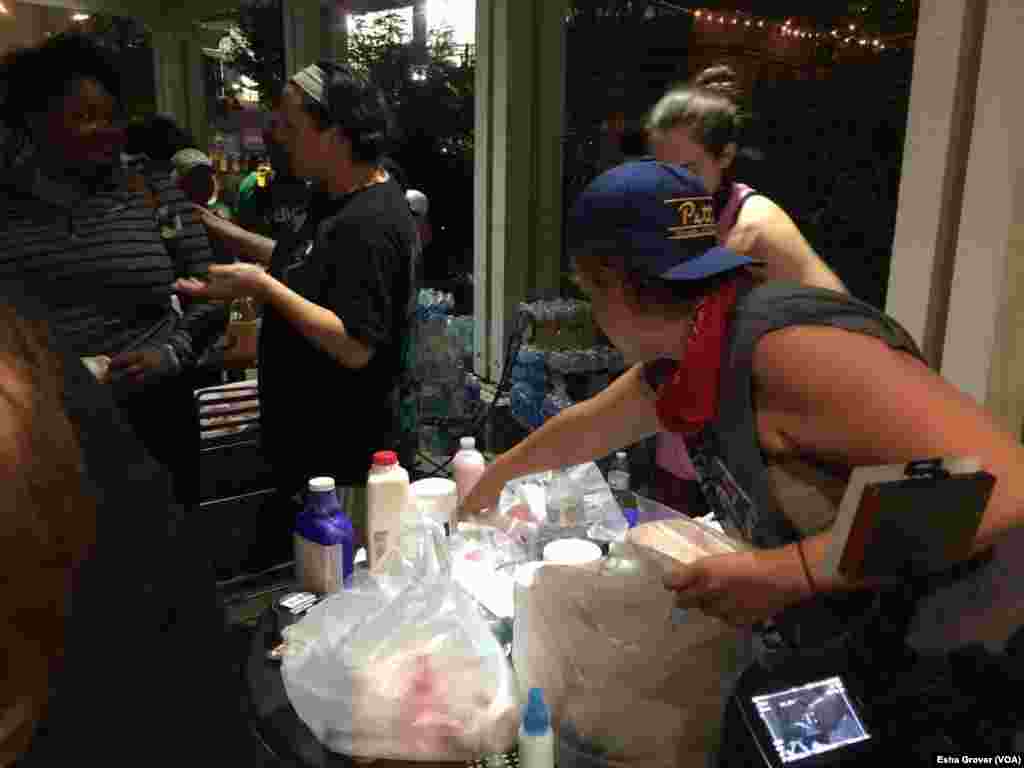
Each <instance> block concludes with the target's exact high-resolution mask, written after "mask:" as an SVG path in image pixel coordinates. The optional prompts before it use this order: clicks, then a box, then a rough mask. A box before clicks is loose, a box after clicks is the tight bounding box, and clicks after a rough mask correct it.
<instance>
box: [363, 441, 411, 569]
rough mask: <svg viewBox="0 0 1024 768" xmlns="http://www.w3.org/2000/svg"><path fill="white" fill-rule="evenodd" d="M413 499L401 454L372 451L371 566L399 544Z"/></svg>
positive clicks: (368, 485)
mask: <svg viewBox="0 0 1024 768" xmlns="http://www.w3.org/2000/svg"><path fill="white" fill-rule="evenodd" d="M410 503H411V498H410V494H409V473H408V472H407V471H406V470H405V469H404V468H403V467H402V466H401V465H400V464H399V463H398V455H397V454H396V453H395V452H394V451H379V452H377V453H375V454H373V466H372V467H370V474H369V476H368V477H367V479H366V507H367V514H366V521H367V522H366V527H367V537H366V550H367V551H366V554H367V557H368V558H369V566H370V570H373V568H374V567H375V566H376V565H377V563H378V562H380V560H382V559H383V558H384V555H386V554H387V552H388V550H389V549H391V547H393V546H395V545H397V543H398V537H399V534H400V533H401V530H402V518H403V516H404V514H405V511H406V508H407V507H408V506H409V504H410Z"/></svg>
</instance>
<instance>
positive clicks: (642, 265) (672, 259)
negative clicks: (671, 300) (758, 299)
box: [568, 160, 754, 280]
mask: <svg viewBox="0 0 1024 768" xmlns="http://www.w3.org/2000/svg"><path fill="white" fill-rule="evenodd" d="M568 236H569V237H568V239H569V245H570V247H572V248H579V247H582V248H586V247H602V248H607V247H612V248H614V249H615V250H616V252H617V253H619V254H620V255H621V256H622V257H623V258H625V259H626V261H627V264H628V265H629V266H630V267H631V268H632V269H636V270H638V271H642V272H646V273H647V274H649V275H651V276H652V277H659V278H661V279H663V280H700V279H702V278H705V277H712V276H713V275H717V274H720V273H722V272H728V271H729V270H731V269H736V268H737V267H744V266H748V265H750V264H753V263H754V261H753V259H749V258H747V257H746V256H740V255H739V254H737V253H734V252H733V251H731V250H729V249H728V248H724V247H722V246H720V245H719V244H718V222H717V221H716V220H715V212H714V204H713V201H712V198H711V195H710V194H708V191H707V190H706V189H705V188H704V184H703V183H702V182H701V180H700V179H699V178H698V177H697V176H694V175H693V174H692V173H690V172H689V171H687V170H686V169H685V168H683V167H682V166H678V165H670V164H668V163H661V162H658V161H657V160H639V161H636V162H631V163H624V164H623V165H620V166H617V167H615V168H612V169H611V170H610V171H606V172H605V173H603V174H601V175H600V176H598V177H597V178H596V179H594V181H592V182H591V183H590V184H589V185H588V186H587V188H586V189H585V190H584V191H583V193H582V194H581V195H580V196H579V198H578V199H577V201H576V204H575V205H574V206H573V208H572V211H571V212H570V214H569V221H568Z"/></svg>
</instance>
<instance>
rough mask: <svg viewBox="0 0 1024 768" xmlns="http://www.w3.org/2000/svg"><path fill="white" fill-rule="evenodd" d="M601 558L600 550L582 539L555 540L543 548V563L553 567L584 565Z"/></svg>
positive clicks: (592, 543) (590, 542) (595, 545)
mask: <svg viewBox="0 0 1024 768" xmlns="http://www.w3.org/2000/svg"><path fill="white" fill-rule="evenodd" d="M601 557H602V555H601V548H600V547H599V546H597V544H595V543H594V542H592V541H585V540H584V539H557V540H555V541H552V542H551V543H549V544H547V545H546V546H545V547H544V562H545V563H551V564H553V565H586V564H587V563H596V562H597V561H598V560H600V559H601Z"/></svg>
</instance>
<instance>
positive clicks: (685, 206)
mask: <svg viewBox="0 0 1024 768" xmlns="http://www.w3.org/2000/svg"><path fill="white" fill-rule="evenodd" d="M665 205H671V206H672V207H673V208H675V209H676V211H677V212H678V213H679V225H678V226H675V227H669V228H668V232H669V235H668V239H669V240H690V239H691V238H695V237H714V236H715V235H716V234H717V233H718V227H717V225H716V224H715V209H714V206H713V205H712V204H711V198H710V197H677V198H673V199H672V200H666V201H665Z"/></svg>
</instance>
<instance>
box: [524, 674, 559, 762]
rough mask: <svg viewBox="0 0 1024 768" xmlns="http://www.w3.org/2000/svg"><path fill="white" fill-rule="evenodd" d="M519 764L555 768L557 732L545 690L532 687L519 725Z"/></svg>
mask: <svg viewBox="0 0 1024 768" xmlns="http://www.w3.org/2000/svg"><path fill="white" fill-rule="evenodd" d="M519 765H520V766H522V768H554V766H555V734H554V732H553V731H552V730H551V713H550V712H549V711H548V707H547V704H546V703H545V702H544V691H543V690H542V689H541V688H531V689H530V693H529V696H528V697H527V699H526V710H525V711H524V713H523V723H522V725H521V726H520V727H519Z"/></svg>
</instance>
